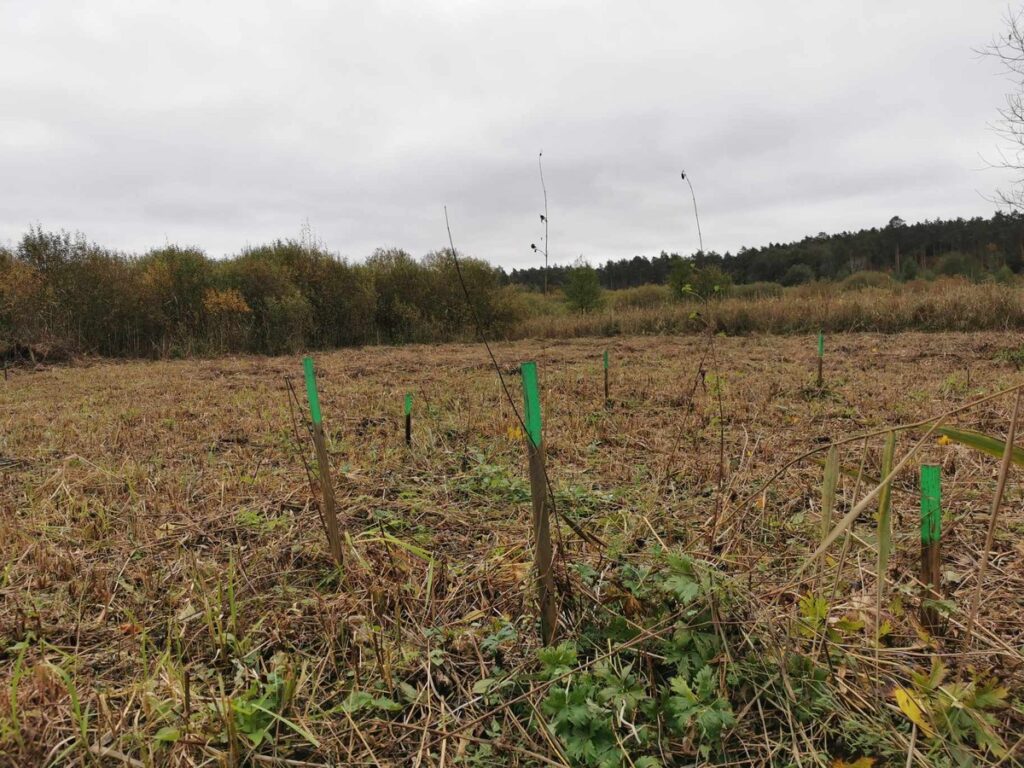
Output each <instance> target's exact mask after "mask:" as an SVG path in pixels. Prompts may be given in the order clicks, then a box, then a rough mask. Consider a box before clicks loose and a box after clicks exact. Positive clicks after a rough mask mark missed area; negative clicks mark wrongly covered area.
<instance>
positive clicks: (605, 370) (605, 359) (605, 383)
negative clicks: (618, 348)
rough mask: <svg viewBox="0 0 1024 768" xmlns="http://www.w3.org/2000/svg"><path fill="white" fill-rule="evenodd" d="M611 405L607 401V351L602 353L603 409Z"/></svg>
mask: <svg viewBox="0 0 1024 768" xmlns="http://www.w3.org/2000/svg"><path fill="white" fill-rule="evenodd" d="M609 405H611V400H609V399H608V350H607V349H606V350H605V351H604V407H605V408H607V407H608V406H609Z"/></svg>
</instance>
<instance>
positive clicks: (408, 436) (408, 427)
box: [405, 392, 412, 445]
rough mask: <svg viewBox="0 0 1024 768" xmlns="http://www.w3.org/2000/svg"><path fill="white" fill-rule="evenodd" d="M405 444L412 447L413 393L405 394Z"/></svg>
mask: <svg viewBox="0 0 1024 768" xmlns="http://www.w3.org/2000/svg"><path fill="white" fill-rule="evenodd" d="M405 444H406V445H412V392H406V393H405Z"/></svg>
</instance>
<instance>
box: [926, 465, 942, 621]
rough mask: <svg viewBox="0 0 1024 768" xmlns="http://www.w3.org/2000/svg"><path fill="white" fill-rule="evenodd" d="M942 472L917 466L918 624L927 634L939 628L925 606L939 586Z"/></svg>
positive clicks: (935, 597)
mask: <svg viewBox="0 0 1024 768" xmlns="http://www.w3.org/2000/svg"><path fill="white" fill-rule="evenodd" d="M941 547H942V470H941V468H940V467H938V466H936V465H934V464H924V465H922V466H921V583H922V584H923V585H924V587H925V589H924V593H923V595H922V601H921V603H922V604H921V623H922V624H923V625H924V626H925V627H927V628H928V631H929V632H933V633H934V632H935V631H936V630H937V629H938V628H939V615H938V612H937V611H936V610H935V608H934V607H933V606H931V605H928V604H927V603H928V602H929V601H934V600H938V599H939V595H938V591H937V590H938V588H939V586H940V584H941V582H942V550H941Z"/></svg>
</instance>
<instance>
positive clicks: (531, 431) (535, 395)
mask: <svg viewBox="0 0 1024 768" xmlns="http://www.w3.org/2000/svg"><path fill="white" fill-rule="evenodd" d="M519 372H520V373H521V374H522V377H523V409H524V410H525V411H526V414H525V416H526V433H527V435H529V437H530V442H531V443H532V444H533V447H534V448H538V447H539V446H540V441H541V419H540V392H539V390H538V389H537V364H536V363H534V362H529V363H523V364H522V365H521V366H519Z"/></svg>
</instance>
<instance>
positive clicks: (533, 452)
mask: <svg viewBox="0 0 1024 768" xmlns="http://www.w3.org/2000/svg"><path fill="white" fill-rule="evenodd" d="M519 370H520V373H521V374H522V379H523V410H524V416H525V421H526V451H527V454H528V456H529V459H530V494H531V496H532V498H533V545H534V555H533V565H534V569H535V571H536V579H537V598H538V600H539V601H540V631H541V640H542V641H543V642H544V644H545V645H550V644H551V643H552V642H553V641H554V639H555V632H556V630H557V629H558V610H557V606H556V605H555V579H554V572H553V570H552V550H551V525H550V520H549V514H548V485H547V470H546V468H545V465H544V439H543V430H542V428H541V415H540V391H539V388H538V386H537V364H536V363H535V362H527V363H523V364H522V365H521V366H520V368H519Z"/></svg>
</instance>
